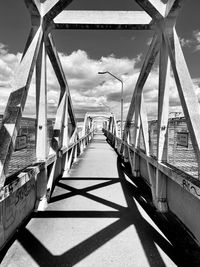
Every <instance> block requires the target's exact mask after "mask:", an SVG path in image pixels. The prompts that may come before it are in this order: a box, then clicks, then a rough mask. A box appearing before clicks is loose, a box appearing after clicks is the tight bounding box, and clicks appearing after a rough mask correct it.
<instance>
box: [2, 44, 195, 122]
mask: <svg viewBox="0 0 200 267" xmlns="http://www.w3.org/2000/svg"><path fill="white" fill-rule="evenodd" d="M20 55H21V54H19V53H18V54H16V55H14V54H11V53H9V51H7V49H6V47H5V46H4V45H2V44H1V43H0V70H1V72H0V95H1V107H0V112H1V113H2V112H3V110H4V108H5V106H6V102H7V99H8V96H9V93H10V92H11V87H10V82H11V80H12V78H13V73H14V71H15V68H16V67H17V65H18V63H19V60H20ZM59 56H60V59H61V62H62V66H63V69H64V72H65V75H66V78H67V81H68V85H69V88H70V92H71V97H72V102H73V106H74V110H75V112H76V114H77V116H78V117H79V116H84V113H85V112H87V111H88V112H90V111H108V109H109V108H108V107H107V106H109V107H110V109H111V111H112V112H113V113H115V114H117V116H118V118H119V117H120V99H121V84H120V82H119V81H118V80H116V79H114V78H113V77H112V76H110V75H108V74H105V75H98V72H99V71H110V72H111V73H113V74H114V75H116V76H117V77H119V78H120V79H122V80H123V82H124V117H125V116H126V113H127V111H128V108H129V103H130V101H131V97H132V94H133V91H134V88H135V84H136V82H137V79H138V75H139V71H140V70H139V69H138V67H137V66H138V65H137V63H138V62H140V58H141V55H138V56H137V57H135V58H132V59H129V58H116V57H115V56H114V55H110V56H107V57H102V58H100V59H99V60H95V59H91V58H90V57H89V55H88V54H87V53H86V52H85V51H83V50H78V51H74V52H73V53H71V54H69V55H67V54H64V53H59ZM34 77H35V74H33V79H32V83H31V86H30V89H29V98H28V99H27V105H26V113H27V114H28V115H32V114H31V112H32V113H33V112H35V78H34ZM199 84H200V80H198V79H196V80H194V87H195V91H196V93H197V96H198V98H199V99H200V93H199V92H200V90H199ZM47 85H48V110H49V113H50V114H49V116H53V114H55V112H56V106H57V103H58V99H59V93H60V89H59V84H58V81H57V78H56V75H55V73H54V71H53V69H52V67H51V64H50V62H49V61H48V62H47ZM157 96H158V69H157V68H153V69H152V72H151V74H150V75H149V78H148V79H147V82H146V84H145V86H144V97H145V102H146V103H147V110H148V115H149V119H151V118H153V117H155V116H156V113H157V104H156V103H157ZM170 104H171V109H172V110H175V109H177V110H178V109H179V107H180V102H179V97H178V93H177V89H176V86H175V83H174V81H173V77H171V79H170Z"/></svg>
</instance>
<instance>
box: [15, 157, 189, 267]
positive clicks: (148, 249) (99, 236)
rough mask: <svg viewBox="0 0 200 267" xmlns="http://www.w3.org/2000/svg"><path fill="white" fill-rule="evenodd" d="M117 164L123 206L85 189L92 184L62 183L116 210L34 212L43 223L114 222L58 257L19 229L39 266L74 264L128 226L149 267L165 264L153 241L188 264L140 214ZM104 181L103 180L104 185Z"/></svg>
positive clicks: (121, 169)
mask: <svg viewBox="0 0 200 267" xmlns="http://www.w3.org/2000/svg"><path fill="white" fill-rule="evenodd" d="M117 166H118V173H119V180H118V181H119V182H120V183H121V186H122V189H123V192H124V196H125V199H126V202H127V205H128V207H127V208H125V207H122V206H120V205H117V204H115V203H113V202H110V201H107V200H105V199H103V198H99V197H97V196H95V195H92V194H90V193H88V190H93V189H91V188H92V187H86V188H84V189H81V190H79V189H76V188H73V187H71V186H67V185H64V186H63V189H67V190H71V192H70V193H68V194H66V196H69V195H71V196H72V195H77V194H79V195H82V196H85V197H87V198H90V199H92V200H95V201H97V202H98V203H102V204H105V205H108V206H109V207H114V208H115V209H117V211H82V210H81V211H65V210H64V211H53V210H46V211H44V212H38V213H37V214H36V215H35V216H34V217H35V218H38V219H39V218H43V219H44V221H42V223H45V219H48V218H119V219H118V220H117V221H115V222H113V223H111V224H110V225H108V226H107V227H105V228H103V229H102V230H100V231H98V232H97V233H95V234H94V235H92V236H90V237H89V238H87V239H85V240H84V241H82V242H80V243H79V244H77V245H76V246H74V247H73V248H71V249H69V250H68V251H66V252H65V253H63V254H62V255H59V256H55V255H53V254H52V253H51V252H50V251H49V250H48V249H47V248H46V247H45V246H44V245H43V244H42V243H41V242H40V241H39V240H38V239H37V238H36V237H35V236H34V235H33V234H32V233H31V232H30V231H29V230H28V229H26V228H25V229H22V230H21V231H20V234H19V237H18V241H19V242H20V244H21V245H22V246H23V247H24V249H25V250H26V251H27V252H28V253H29V255H30V256H31V257H32V258H33V259H34V260H35V261H36V262H37V264H38V265H39V266H41V267H46V266H60V267H61V266H74V265H75V264H77V263H79V262H80V261H81V260H83V259H84V258H86V257H87V256H89V255H90V254H92V253H93V252H94V251H96V250H97V249H98V248H100V247H101V246H103V245H104V244H106V243H107V242H108V241H110V240H112V239H113V238H114V237H115V236H117V235H118V234H120V233H121V232H123V231H124V230H125V229H127V228H128V227H129V226H130V225H134V226H135V228H136V230H137V233H138V236H139V238H140V241H141V244H142V246H143V249H144V251H145V254H146V257H147V259H148V262H149V265H150V266H151V267H156V266H158V267H164V266H165V263H164V262H163V260H162V258H161V256H160V254H159V252H158V249H157V247H156V245H155V243H156V244H157V245H158V246H159V247H160V248H161V249H162V250H163V251H164V252H165V253H166V254H167V255H168V256H169V257H170V258H171V259H172V261H173V262H174V263H176V264H177V265H178V266H188V265H185V263H184V260H180V258H179V257H177V255H176V253H177V250H176V249H175V248H174V246H173V245H172V244H170V243H169V242H168V241H167V240H166V239H165V238H163V236H162V235H161V234H160V233H158V232H157V231H156V230H155V229H154V228H153V227H152V226H151V225H150V224H149V223H148V222H147V221H146V220H145V219H144V218H143V217H142V216H141V214H140V212H139V210H138V208H137V206H136V203H135V200H134V197H135V195H137V192H136V188H134V186H132V185H130V183H128V182H127V181H126V179H125V175H124V172H123V167H122V166H121V161H120V159H119V158H118V161H117ZM105 184H107V183H104V186H105ZM111 184H112V183H111ZM111 184H110V185H111ZM107 186H108V185H107ZM99 188H101V187H99ZM134 193H135V195H134ZM33 223H34V222H33ZM63 234H65V235H66V238H69V236H68V235H67V233H63ZM147 236H148V238H147ZM147 239H148V240H147ZM134 249H136V248H133V250H134ZM119 257H120V255H119Z"/></svg>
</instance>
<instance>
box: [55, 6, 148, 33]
mask: <svg viewBox="0 0 200 267" xmlns="http://www.w3.org/2000/svg"><path fill="white" fill-rule="evenodd" d="M151 21H152V19H151V17H150V16H149V15H148V14H147V13H146V12H145V11H96V10H64V11H62V12H61V13H60V14H59V15H58V16H57V17H56V18H55V19H54V23H55V28H58V29H62V28H80V29H84V28H86V29H93V28H95V29H98V28H99V29H102V28H105V29H106V28H109V27H110V28H113V29H122V28H125V29H142V28H144V29H150V28H151V25H150V23H151Z"/></svg>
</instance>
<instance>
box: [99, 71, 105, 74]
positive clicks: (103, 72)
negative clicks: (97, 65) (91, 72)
mask: <svg viewBox="0 0 200 267" xmlns="http://www.w3.org/2000/svg"><path fill="white" fill-rule="evenodd" d="M106 73H107V71H99V72H98V74H106Z"/></svg>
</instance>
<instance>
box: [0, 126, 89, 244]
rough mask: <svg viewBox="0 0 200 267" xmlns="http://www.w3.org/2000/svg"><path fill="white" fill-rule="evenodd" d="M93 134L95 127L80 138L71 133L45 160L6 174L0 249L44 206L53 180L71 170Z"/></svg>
mask: <svg viewBox="0 0 200 267" xmlns="http://www.w3.org/2000/svg"><path fill="white" fill-rule="evenodd" d="M93 135H94V130H91V131H89V132H88V133H87V134H86V135H85V136H82V137H81V138H79V136H78V134H74V135H73V136H72V138H71V140H70V142H69V145H68V146H63V147H62V148H61V149H59V150H58V151H57V153H56V154H51V155H50V156H49V157H48V158H47V159H46V161H40V162H34V163H33V164H32V165H30V166H28V167H26V168H25V169H23V170H21V171H19V172H18V173H15V174H13V175H11V176H8V177H7V179H6V182H5V185H4V187H2V188H1V189H0V249H1V248H2V247H3V246H4V245H5V244H6V243H7V242H8V240H9V239H10V238H11V237H12V235H13V234H14V233H15V231H16V229H17V228H18V227H19V226H20V225H21V224H22V223H23V221H24V220H25V219H26V218H27V217H28V216H29V215H30V214H31V213H32V212H33V211H37V210H43V209H44V208H45V207H46V205H47V201H48V199H50V195H51V192H52V189H53V186H54V184H55V181H56V179H57V178H58V177H60V176H61V175H62V174H63V173H64V172H68V171H69V170H70V168H71V166H72V164H73V163H74V162H75V161H76V159H77V157H78V156H79V155H80V154H81V153H82V152H83V150H84V149H85V148H86V146H87V145H88V144H89V142H90V141H91V139H92V138H93Z"/></svg>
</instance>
